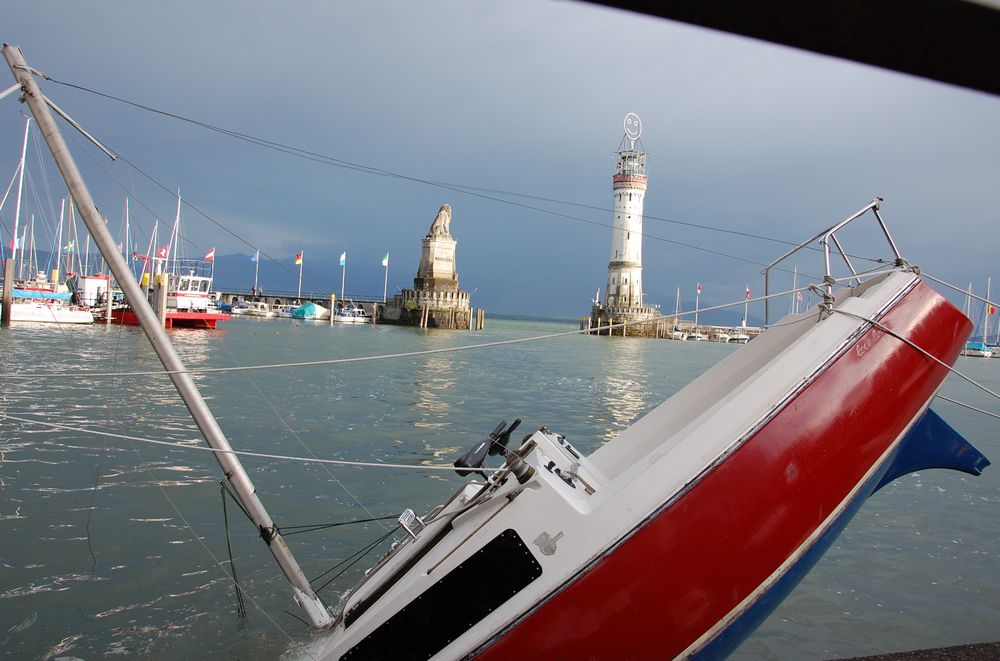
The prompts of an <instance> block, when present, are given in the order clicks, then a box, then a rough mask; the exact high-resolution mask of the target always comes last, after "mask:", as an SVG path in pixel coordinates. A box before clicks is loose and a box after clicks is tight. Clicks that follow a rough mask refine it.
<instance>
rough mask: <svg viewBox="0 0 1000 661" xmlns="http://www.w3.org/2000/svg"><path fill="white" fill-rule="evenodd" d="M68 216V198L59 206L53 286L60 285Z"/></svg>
mask: <svg viewBox="0 0 1000 661" xmlns="http://www.w3.org/2000/svg"><path fill="white" fill-rule="evenodd" d="M65 214H66V198H65V197H64V198H63V199H62V203H61V204H60V205H59V234H58V236H57V238H56V277H55V282H53V283H52V284H53V285H57V286H58V285H59V261H60V259H59V256H60V255H62V249H63V248H62V230H63V219H64V218H65Z"/></svg>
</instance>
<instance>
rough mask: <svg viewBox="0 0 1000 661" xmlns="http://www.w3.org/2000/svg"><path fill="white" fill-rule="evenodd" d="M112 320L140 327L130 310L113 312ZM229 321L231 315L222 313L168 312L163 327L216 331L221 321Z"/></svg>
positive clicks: (137, 319)
mask: <svg viewBox="0 0 1000 661" xmlns="http://www.w3.org/2000/svg"><path fill="white" fill-rule="evenodd" d="M111 318H112V320H113V321H114V322H115V323H116V324H125V325H126V326H138V325H139V317H137V316H136V314H135V312H133V311H132V310H130V309H128V308H125V309H119V310H112V311H111ZM228 320H229V315H228V314H223V313H221V312H167V318H166V320H165V321H164V324H163V325H164V328H207V329H214V328H215V326H216V324H217V323H219V322H220V321H228Z"/></svg>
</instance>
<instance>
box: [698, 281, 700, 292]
mask: <svg viewBox="0 0 1000 661" xmlns="http://www.w3.org/2000/svg"><path fill="white" fill-rule="evenodd" d="M698 293H699V294H700V293H701V283H700V282H699V283H698Z"/></svg>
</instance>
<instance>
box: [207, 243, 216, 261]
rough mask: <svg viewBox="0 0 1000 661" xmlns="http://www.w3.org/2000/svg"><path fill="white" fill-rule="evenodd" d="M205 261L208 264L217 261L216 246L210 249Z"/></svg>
mask: <svg viewBox="0 0 1000 661" xmlns="http://www.w3.org/2000/svg"><path fill="white" fill-rule="evenodd" d="M205 261H206V262H214V261H215V246H212V247H211V248H210V249H209V251H208V252H207V253H205Z"/></svg>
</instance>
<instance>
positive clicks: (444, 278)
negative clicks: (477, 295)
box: [379, 204, 485, 329]
mask: <svg viewBox="0 0 1000 661" xmlns="http://www.w3.org/2000/svg"><path fill="white" fill-rule="evenodd" d="M457 244H458V242H457V241H456V240H455V238H454V237H453V236H452V235H451V205H449V204H443V205H441V209H440V210H439V211H438V213H437V216H436V217H435V218H434V222H433V223H431V227H430V230H428V232H427V235H426V236H425V237H424V238H423V241H422V242H421V250H420V266H419V267H418V268H417V277H415V278H414V279H413V288H412V289H410V288H406V289H403V290H402V291H401V292H400V293H398V294H396V295H394V296H393V297H392V298H391V299H389V300H388V301H387V302H386V303H385V307H384V309H383V310H382V314H381V316H380V318H379V321H381V322H384V323H389V324H400V325H404V326H419V327H421V328H453V329H464V328H477V329H481V328H482V327H483V320H484V317H485V315H484V312H483V310H473V309H472V307H471V297H470V296H469V293H468V292H464V291H462V290H461V288H459V286H458V271H457V269H456V267H455V246H456V245H457Z"/></svg>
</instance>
